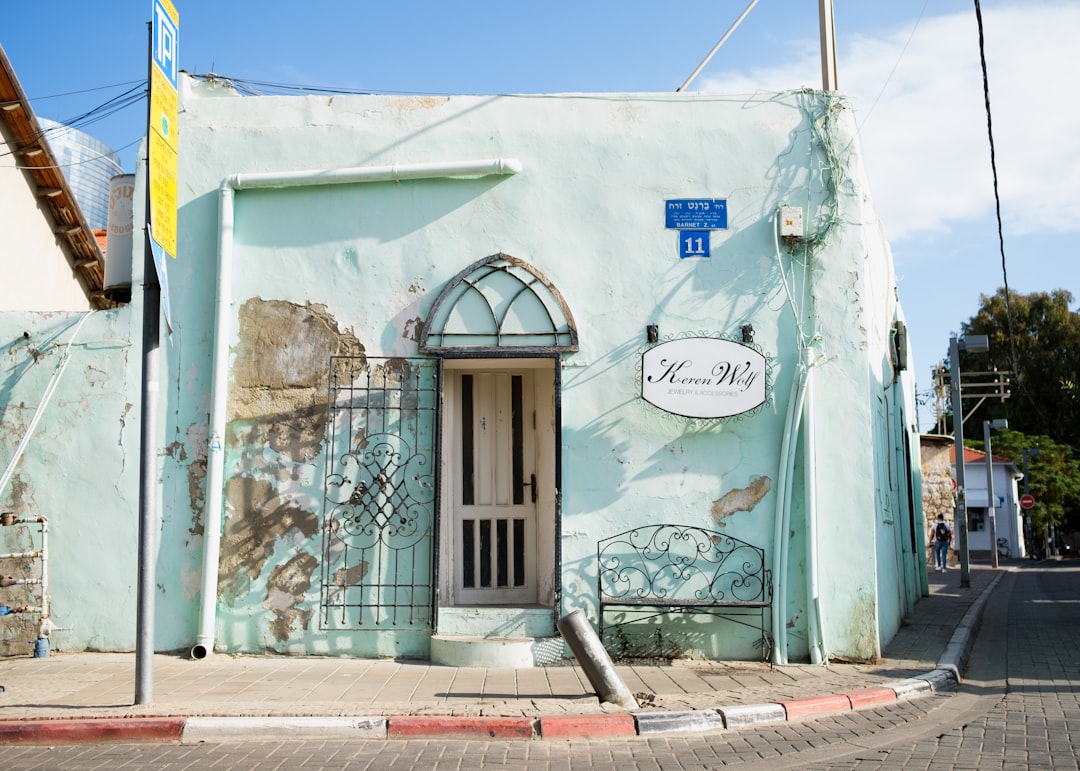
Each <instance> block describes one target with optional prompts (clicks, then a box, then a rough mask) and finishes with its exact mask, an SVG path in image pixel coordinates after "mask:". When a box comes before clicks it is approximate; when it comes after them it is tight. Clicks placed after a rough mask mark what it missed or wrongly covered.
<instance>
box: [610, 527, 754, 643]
mask: <svg viewBox="0 0 1080 771" xmlns="http://www.w3.org/2000/svg"><path fill="white" fill-rule="evenodd" d="M596 559H597V563H598V564H597V597H598V602H599V608H598V615H599V624H598V627H599V636H600V639H601V640H603V639H604V627H605V624H604V614H605V613H607V612H609V611H615V610H619V611H622V612H623V614H624V619H623V620H622V621H619V622H618V623H614V624H608V625H607V626H608V627H609V628H617V627H620V626H622V625H624V624H628V623H631V622H635V621H644V620H647V619H650V618H656V617H658V616H662V615H664V614H668V613H703V614H709V615H712V616H716V617H720V618H723V619H726V620H730V621H733V622H735V623H738V624H742V625H743V626H747V627H750V628H752V629H756V630H758V633H759V634H760V647H761V652H762V660H767V659H768V658H769V657H770V656H771V655H772V636H771V635H770V634H769V632H768V631H767V629H766V611H767V609H768V608H769V607H770V606H771V605H772V601H773V586H772V571H770V570H768V569H767V568H766V567H765V564H766V563H765V550H764V549H761V548H759V547H757V546H753V545H751V544H749V543H747V542H745V541H741V540H739V539H738V538H733V537H732V536H730V535H727V534H726V533H721V532H717V531H714V530H705V529H703V528H700V527H690V526H686V525H670V524H668V525H646V526H644V527H636V528H634V529H633V530H627V531H626V532H624V533H619V534H618V535H613V536H611V537H609V538H605V539H603V540H601V541H600V542H599V543H598V544H597V548H596Z"/></svg>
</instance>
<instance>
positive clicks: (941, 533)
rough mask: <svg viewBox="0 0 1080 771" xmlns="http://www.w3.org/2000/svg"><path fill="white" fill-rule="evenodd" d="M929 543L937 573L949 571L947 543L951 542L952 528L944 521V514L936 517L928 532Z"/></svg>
mask: <svg viewBox="0 0 1080 771" xmlns="http://www.w3.org/2000/svg"><path fill="white" fill-rule="evenodd" d="M930 541H931V542H932V543H933V544H934V564H935V565H936V567H937V571H938V572H939V573H944V572H945V571H946V570H948V569H949V542H950V541H952V528H951V527H949V524H948V523H947V522H946V521H945V515H944V514H938V515H937V522H935V523H934V527H933V528H931V530H930Z"/></svg>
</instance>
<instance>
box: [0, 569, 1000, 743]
mask: <svg viewBox="0 0 1080 771" xmlns="http://www.w3.org/2000/svg"><path fill="white" fill-rule="evenodd" d="M1001 575H1002V571H1001V570H999V571H993V570H991V569H990V568H988V567H987V568H983V567H976V566H973V568H972V571H971V586H970V588H965V589H960V588H959V587H958V586H957V584H958V583H959V575H958V572H951V573H946V574H939V573H931V575H930V586H931V593H930V596H928V597H925V598H923V599H922V600H920V602H919V603H918V604H917V605H916V608H915V611H914V612H913V613H912V614H911V615H910V617H909V618H908V619H905V623H904V625H903V626H902V628H901V629H900V631H899V632H898V633H897V635H896V636H895V638H894V639H893V640H892V641H891V642H890V644H889V645H888V646H887V647H886V649H885V652H884V653H885V656H884V658H883V659H882V661H879V662H875V663H868V664H847V663H830V664H827V665H822V666H811V665H784V666H773V665H770V664H767V663H759V662H707V661H690V660H687V661H675V662H670V663H666V662H654V661H649V662H642V663H621V662H620V663H617V665H616V671H617V672H618V674H619V675H620V676H621V677H622V678H623V680H624V681H625V682H626V684H627V686H628V687H629V689H630V691H631V692H632V693H634V694H636V695H637V696H638V701H639V703H640V704H641V708H640V709H639V710H635V711H633V712H634V714H633V715H631V714H629V713H627V712H625V711H624V710H621V709H619V708H617V707H613V706H612V705H607V704H601V703H599V701H598V700H597V699H596V697H595V695H594V693H593V690H592V687H591V686H590V684H589V682H588V679H587V678H586V677H585V675H584V672H583V671H582V670H581V669H580V667H578V666H577V665H576V663H568V664H563V665H557V666H549V667H545V668H537V669H528V670H514V669H484V668H466V667H457V668H455V667H438V666H431V665H430V664H429V663H428V662H422V661H412V662H410V661H390V660H370V659H347V658H330V657H327V658H321V657H281V656H232V655H225V654H214V655H211V656H208V657H206V658H205V659H202V660H198V661H196V660H190V659H186V658H182V657H180V656H172V655H164V654H159V655H156V656H155V657H154V661H153V667H154V669H153V672H154V693H153V700H152V703H151V704H144V705H135V704H132V701H133V695H134V687H135V656H134V654H123V653H72V654H67V653H62V652H60V653H55V654H53V655H51V656H49V657H46V658H42V659H33V658H25V659H22V658H20V659H5V660H2V661H0V684H2V685H4V686H5V689H6V690H5V692H3V693H0V729H2V728H3V727H4V726H6V727H7V728H8V730H9V734H8V735H9V736H10V731H11V730H14V729H12V728H11V726H12V725H13V724H19V723H21V724H23V726H24V727H27V726H29V725H31V723H33V724H34V725H39V724H41V722H42V721H67V722H72V721H80V720H81V721H88V720H90V719H95V720H113V721H114V722H115V721H116V720H117V719H120V720H131V721H134V720H136V719H146V718H181V719H183V718H194V717H199V718H215V717H218V718H239V717H246V718H280V719H284V718H318V717H322V718H326V719H327V720H326V722H327V725H330V722H329V719H330V718H349V717H372V718H387V719H388V723H387V730H388V732H389V733H388V735H395V732H403V733H400V734H398V735H408V734H407V732H408V731H414V730H425V729H430V730H437V731H438V732H440V734H441V732H443V731H452V726H453V725H455V724H456V725H458V726H460V728H461V732H462V735H476V732H477V731H480V732H481V733H483V731H484V730H485V726H487V727H488V728H489V729H491V730H497V731H499V732H507V733H512V734H514V735H517V734H518V733H525V732H526V731H525V728H523V726H526V725H531V726H532V729H531V730H533V731H534V732H535V733H536V735H537V736H539V735H540V734H542V733H543V731H542V730H541V727H542V726H543V725H545V723H544V722H543V721H544V720H547V723H546V725H547V726H548V732H549V734H551V733H554V734H559V733H560V732H570V733H573V732H574V731H580V732H585V733H589V732H596V731H599V732H600V733H604V732H605V731H624V730H625V729H626V726H627V725H631V726H633V725H634V720H635V715H636V716H638V717H640V716H647V715H660V714H663V713H668V714H669V715H671V718H670V719H669V720H654V721H653V722H652V723H651V724H650V726H651V727H650V728H649V729H647V730H650V731H651V730H662V726H663V725H665V724H670V725H673V726H676V727H678V726H682V727H683V728H684V729H685V730H701V728H700V727H701V726H702V725H704V726H712V725H715V724H717V722H718V720H717V718H716V717H715V716H716V715H721V716H723V715H724V713H725V708H727V709H726V711H727V713H728V714H730V716H731V723H732V724H735V723H738V724H740V725H751V724H754V723H756V722H760V721H762V720H764V719H774V718H775V717H776V715H777V710H776V706H777V705H782V706H781V707H780V711H781V713H784V711H785V707H786V710H787V713H791V714H788V717H789V719H790V718H791V715H792V714H794V715H797V716H799V717H805V716H807V715H815V714H826V713H835V712H836V711H838V710H840V709H841V708H843V709H851V708H853V707H854V708H859V707H862V706H872V705H874V704H878V703H881V701H883V700H886V699H888V698H892V699H895V698H911V697H913V696H917V695H918V694H919V693H921V692H923V690H924V688H922V687H920V686H919V685H918V683H920V682H926V680H927V678H929V680H930V683H931V686H932V687H937V688H939V689H940V688H941V687H943V681H942V680H941V678H942V677H945V674H943V670H941V668H940V665H941V662H940V661H939V659H940V657H941V656H942V653H943V651H946V650H947V649H948V648H949V645H950V642H952V641H953V640H954V637H955V635H956V633H957V628H958V626H959V625H961V623H962V622H963V621H964V618H965V614H966V613H967V612H968V611H969V609H970V608H971V607H972V605H973V603H974V602H975V601H976V600H977V599H978V598H979V597H980V595H982V594H983V593H984V590H986V589H987V587H989V586H991V584H992V583H993V582H994V581H996V580H997V579H998V578H999V577H1000V576H1001ZM894 683H895V684H897V687H896V688H895V689H891V688H890V685H891V684H894ZM890 694H891V696H890ZM841 702H843V704H841ZM701 710H704V711H708V712H710V713H711V714H712V715H713V717H712V718H710V719H709V720H704V721H702V720H695V719H692V718H691V717H690V716H688V713H691V712H693V711H701ZM680 715H683V716H686V717H680ZM395 718H396V719H397V720H396V721H395ZM405 718H415V720H414V721H413V722H410V721H407V720H405ZM605 720H606V721H607V723H606V725H607V728H598V726H603V725H605V722H604V721H605ZM627 720H629V723H627V722H626V721H627ZM440 721H441V722H440ZM619 721H622V722H619ZM645 723H647V724H648V723H649V720H648V719H647V718H646V720H645ZM304 724H305V723H300V725H304ZM121 725H124V724H123V723H121ZM127 725H128V726H134V725H135V723H134V722H131V723H128V724H127ZM170 725H171V724H170ZM283 725H284V723H283ZM290 725H295V724H290ZM16 727H17V726H16ZM54 728H56V729H57V730H59V726H58V725H54ZM159 730H160V726H159ZM170 730H171V728H170ZM201 730H204V731H208V732H210V733H213V731H214V730H215V729H214V728H212V727H210V728H206V727H205V726H204V727H203V728H202V729H201ZM290 730H295V729H293V728H291V727H290ZM583 735H584V734H583ZM589 735H591V734H589ZM4 741H5V739H4V734H3V733H2V731H0V742H4Z"/></svg>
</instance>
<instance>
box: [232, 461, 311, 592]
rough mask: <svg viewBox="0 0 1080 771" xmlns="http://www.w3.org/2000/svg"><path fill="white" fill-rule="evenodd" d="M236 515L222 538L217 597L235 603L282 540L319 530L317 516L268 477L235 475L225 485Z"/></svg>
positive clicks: (303, 535)
mask: <svg viewBox="0 0 1080 771" xmlns="http://www.w3.org/2000/svg"><path fill="white" fill-rule="evenodd" d="M225 499H226V501H228V503H229V505H231V506H232V510H233V514H232V516H230V517H229V518H228V520H227V521H226V523H225V532H224V533H223V534H222V538H221V555H222V556H221V573H220V579H219V581H218V596H220V597H221V598H222V599H224V600H225V601H226V602H229V603H231V602H233V601H234V600H235V599H236V598H238V597H240V596H242V595H244V594H245V593H247V591H248V590H249V587H250V585H251V581H252V580H254V579H255V578H257V577H258V576H259V574H260V573H261V572H262V570H263V567H264V566H265V565H266V562H267V560H268V559H269V558H270V557H271V555H273V553H274V550H275V546H276V544H277V543H278V542H279V541H281V540H289V539H290V538H291V539H294V540H297V541H302V540H304V539H307V538H311V537H313V536H314V535H315V534H316V533H318V531H319V523H318V516H317V515H316V514H315V513H314V512H311V511H306V510H304V509H302V508H300V507H299V506H297V505H296V504H295V503H294V502H293V501H291V500H288V499H286V498H283V497H282V496H280V495H279V494H278V492H277V490H275V489H274V487H273V486H272V485H271V484H270V482H269V481H266V480H256V479H252V478H250V477H234V478H233V479H230V480H229V481H228V483H227V484H226V485H225Z"/></svg>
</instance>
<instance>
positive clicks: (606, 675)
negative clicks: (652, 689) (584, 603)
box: [555, 610, 638, 709]
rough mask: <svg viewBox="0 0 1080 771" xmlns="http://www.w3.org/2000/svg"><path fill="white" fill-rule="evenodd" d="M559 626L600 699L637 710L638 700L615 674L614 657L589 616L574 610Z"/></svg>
mask: <svg viewBox="0 0 1080 771" xmlns="http://www.w3.org/2000/svg"><path fill="white" fill-rule="evenodd" d="M555 626H557V627H558V629H559V633H560V634H562V636H563V639H565V640H566V644H567V645H569V646H570V650H571V651H573V653H574V657H575V658H576V659H577V660H578V663H579V664H581V668H582V669H583V670H585V676H586V677H587V678H589V682H590V683H592V687H593V688H594V689H596V696H597V698H598V699H600V701H606V702H608V703H610V704H614V705H616V706H618V707H622V708H623V709H637V708H638V703H637V699H635V698H634V695H633V694H632V693H630V689H629V688H627V687H626V683H624V682H623V680H622V678H621V677H619V673H618V672H616V671H615V664H614V663H612V661H611V656H609V655H608V652H607V651H606V650H605V649H604V644H603V643H601V642H600V638H599V637H597V636H596V632H594V631H593V628H592V625H591V624H590V623H589V620H588V619H587V618H585V614H584V613H582V612H581V611H580V610H575V611H571V612H570V613H568V614H567V615H565V616H563V617H562V618H560V619H559V620H558V621H557V622H556V623H555Z"/></svg>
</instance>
